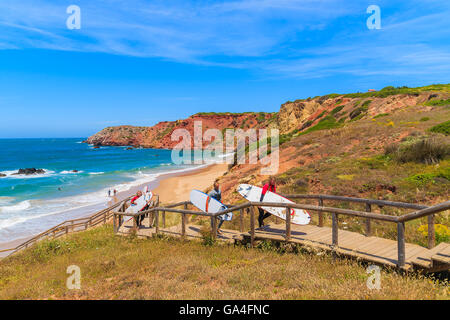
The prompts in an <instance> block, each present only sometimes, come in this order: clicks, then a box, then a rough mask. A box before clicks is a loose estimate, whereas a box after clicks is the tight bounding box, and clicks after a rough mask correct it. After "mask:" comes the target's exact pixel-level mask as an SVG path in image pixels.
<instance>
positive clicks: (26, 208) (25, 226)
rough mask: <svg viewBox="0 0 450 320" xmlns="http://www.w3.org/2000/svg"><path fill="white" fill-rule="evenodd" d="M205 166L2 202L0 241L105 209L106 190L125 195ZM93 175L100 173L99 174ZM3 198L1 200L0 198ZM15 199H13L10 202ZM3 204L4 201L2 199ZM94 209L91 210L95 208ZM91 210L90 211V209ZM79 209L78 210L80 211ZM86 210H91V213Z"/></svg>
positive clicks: (145, 174) (32, 232)
mask: <svg viewBox="0 0 450 320" xmlns="http://www.w3.org/2000/svg"><path fill="white" fill-rule="evenodd" d="M205 166H208V164H204V165H198V166H191V167H187V168H180V169H178V170H169V169H168V170H164V171H158V172H155V171H153V172H142V171H140V172H137V173H135V174H130V176H129V177H131V178H132V179H133V181H130V182H125V183H120V184H117V185H111V186H106V187H105V188H103V189H101V190H98V191H95V192H90V193H86V194H78V195H74V196H69V197H64V198H56V199H51V200H26V201H22V202H19V203H17V204H14V205H7V204H8V203H4V205H3V206H1V207H0V239H1V240H2V241H3V240H4V241H10V240H14V238H19V237H23V236H26V235H31V234H35V233H38V232H41V231H43V230H45V229H47V228H50V227H52V226H53V225H56V224H58V223H61V222H63V221H64V220H67V219H73V215H76V214H78V215H79V214H80V212H84V211H86V212H85V213H84V214H85V215H87V214H90V213H93V212H94V211H95V210H100V209H98V206H100V205H101V206H102V207H103V206H104V207H106V205H107V203H108V202H109V201H111V198H110V197H108V190H114V189H115V190H117V191H118V192H126V191H128V190H130V189H131V188H133V187H136V186H140V185H148V184H150V183H151V182H153V181H155V180H157V178H158V177H159V176H161V175H164V174H171V173H179V172H186V171H191V170H196V169H199V168H202V167H205ZM92 174H100V173H98V172H96V173H92ZM2 198H6V197H0V199H2ZM10 200H14V199H10ZM4 201H6V199H4ZM93 206H94V207H95V208H97V209H93V208H94V207H93ZM89 207H90V209H89ZM83 208H86V209H83ZM80 209H81V210H80ZM89 210H91V211H92V210H93V211H92V212H91V211H89Z"/></svg>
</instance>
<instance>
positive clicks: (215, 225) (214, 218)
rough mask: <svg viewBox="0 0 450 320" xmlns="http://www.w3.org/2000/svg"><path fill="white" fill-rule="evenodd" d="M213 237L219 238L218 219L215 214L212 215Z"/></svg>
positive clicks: (214, 238)
mask: <svg viewBox="0 0 450 320" xmlns="http://www.w3.org/2000/svg"><path fill="white" fill-rule="evenodd" d="M211 237H212V238H213V240H216V238H217V220H216V217H214V216H212V217H211Z"/></svg>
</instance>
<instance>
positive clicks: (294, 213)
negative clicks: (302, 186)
mask: <svg viewBox="0 0 450 320" xmlns="http://www.w3.org/2000/svg"><path fill="white" fill-rule="evenodd" d="M237 192H238V193H239V194H240V195H241V196H243V197H244V198H245V199H247V200H248V201H252V202H259V199H261V193H262V188H260V187H257V186H252V185H250V184H240V185H239V186H238V188H237ZM263 202H281V203H295V202H293V201H291V200H289V199H287V198H285V197H283V196H280V195H279V194H277V193H275V192H271V191H267V192H266V195H265V196H264V199H263ZM261 208H262V209H264V210H266V211H267V212H269V213H270V214H273V215H274V216H277V217H279V218H281V219H283V220H286V208H283V207H261ZM310 221H311V216H310V215H309V213H308V212H307V211H305V210H302V209H291V222H292V223H294V224H300V225H305V224H308V223H309V222H310Z"/></svg>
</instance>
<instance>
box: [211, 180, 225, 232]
mask: <svg viewBox="0 0 450 320" xmlns="http://www.w3.org/2000/svg"><path fill="white" fill-rule="evenodd" d="M208 196H210V197H211V198H214V199H216V200H217V201H219V202H222V191H220V188H219V182H218V181H215V182H214V189H212V190H211V192H210V193H208ZM217 219H218V220H219V224H218V226H217V233H218V234H222V231H220V227H221V226H222V224H223V222H224V221H225V220H223V219H220V217H217Z"/></svg>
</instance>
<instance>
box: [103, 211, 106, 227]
mask: <svg viewBox="0 0 450 320" xmlns="http://www.w3.org/2000/svg"><path fill="white" fill-rule="evenodd" d="M103 223H104V224H106V212H105V213H104V214H103Z"/></svg>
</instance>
